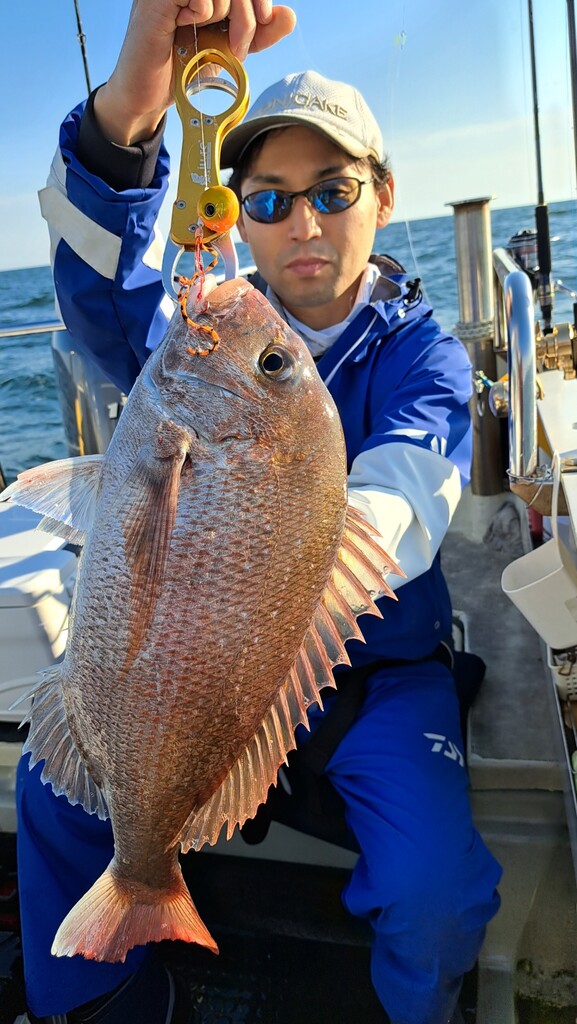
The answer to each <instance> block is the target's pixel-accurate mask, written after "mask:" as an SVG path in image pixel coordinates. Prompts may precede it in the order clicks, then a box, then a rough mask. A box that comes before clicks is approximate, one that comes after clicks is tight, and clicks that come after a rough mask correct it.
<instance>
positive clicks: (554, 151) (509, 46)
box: [0, 0, 576, 269]
mask: <svg viewBox="0 0 577 1024" xmlns="http://www.w3.org/2000/svg"><path fill="white" fill-rule="evenodd" d="M292 6H293V7H294V9H295V10H296V12H297V16H298V25H297V28H296V30H295V32H294V34H293V35H292V36H291V37H289V38H288V39H286V40H284V41H283V42H281V43H280V44H279V45H278V46H276V47H274V49H272V50H268V51H265V52H263V53H261V54H256V55H254V56H251V57H249V58H248V60H247V62H246V68H247V71H248V75H249V82H250V89H251V94H252V96H254V97H256V96H257V94H258V93H259V92H260V91H261V90H262V89H264V88H265V87H266V86H267V85H269V84H270V83H271V82H273V81H275V80H277V79H278V78H280V77H281V76H282V75H283V74H286V73H288V72H291V71H299V70H303V69H304V68H307V67H308V68H314V69H315V70H317V71H319V72H321V73H322V74H324V75H327V76H328V77H331V78H337V79H341V80H345V81H349V82H352V83H353V84H354V85H356V86H357V87H358V88H360V89H361V91H362V92H363V93H364V95H365V97H366V99H367V100H368V102H369V104H370V105H371V107H372V109H373V110H374V112H375V115H376V117H377V119H378V121H379V123H380V125H381V128H382V131H383V135H384V138H385V145H386V148H387V151H388V152H389V154H390V157H391V160H392V165H393V170H394V173H395V179H396V185H397V192H396V210H395V218H394V219H396V220H405V219H409V220H410V219H415V218H420V217H434V216H441V215H444V214H446V213H447V209H446V207H445V204H446V203H447V202H450V201H452V200H459V199H468V198H474V197H477V196H482V195H494V196H495V197H496V198H495V200H494V205H495V206H518V205H524V204H526V203H534V202H535V201H536V180H535V157H534V153H535V149H534V139H533V122H532V99H531V89H530V85H531V71H530V62H529V41H528V26H527V2H526V0H474V2H472V3H467V2H463V0H362V3H358V4H354V3H351V2H350V0H314V3H313V2H312V0H294V2H293V4H292ZM533 6H534V15H535V32H536V38H537V47H538V69H537V73H538V84H539V101H540V118H541V136H542V147H543V176H544V185H545V197H546V199H547V200H548V201H549V202H553V201H554V200H558V199H569V198H574V197H575V195H576V189H575V167H574V157H573V138H572V118H571V96H570V80H569V61H568V50H567V29H566V0H535V2H534V4H533ZM80 8H81V14H82V19H83V25H84V31H85V34H86V37H87V50H88V60H89V65H90V72H91V78H92V83H93V85H95V84H98V83H100V82H103V81H105V80H106V78H107V77H108V75H109V74H110V72H111V70H112V68H113V66H114V63H115V60H116V56H117V53H118V50H119V48H120V44H121V42H122V38H123V35H124V30H125V27H126V23H127V20H128V14H129V10H130V0H80ZM351 10H352V11H356V10H358V11H359V12H362V13H360V14H359V15H358V16H357V15H356V14H354V15H351V14H350V11H351ZM85 91H86V90H85V83H84V74H83V68H82V61H81V55H80V48H79V45H78V41H77V38H76V19H75V13H74V3H73V0H27V3H26V4H25V5H22V4H18V3H14V2H13V3H11V4H10V6H9V8H8V9H6V8H4V9H3V11H2V33H1V34H0V117H1V124H2V128H3V136H4V140H3V146H2V160H1V162H0V224H1V232H0V233H1V237H2V245H1V247H0V269H10V268H17V267H27V266H39V265H42V264H46V263H47V262H48V253H49V248H48V233H47V229H46V226H45V224H44V222H43V221H42V219H41V217H40V214H39V211H38V204H37V200H36V192H37V190H38V189H39V188H42V186H43V185H44V182H45V178H46V175H47V172H48V168H49V165H50V161H51V158H52V154H53V152H54V149H55V147H56V142H57V137H58V126H59V123H60V120H61V119H62V117H63V116H64V115H65V114H66V112H67V111H68V109H69V108H71V107H72V106H74V105H75V103H76V102H78V101H79V100H81V99H82V98H83V97H84V95H85ZM167 143H168V146H169V149H170V150H171V152H172V153H174V154H175V156H176V155H177V154H178V153H179V149H180V130H179V123H178V118H177V117H176V115H175V114H174V112H172V115H171V116H170V118H169V124H168V128H167ZM175 177H176V175H175ZM169 218H170V196H169V202H168V203H167V204H166V206H165V210H164V212H163V214H162V215H161V226H162V227H163V228H164V230H165V231H166V227H167V225H168V222H169Z"/></svg>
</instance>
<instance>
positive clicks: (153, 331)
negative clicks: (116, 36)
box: [40, 0, 294, 392]
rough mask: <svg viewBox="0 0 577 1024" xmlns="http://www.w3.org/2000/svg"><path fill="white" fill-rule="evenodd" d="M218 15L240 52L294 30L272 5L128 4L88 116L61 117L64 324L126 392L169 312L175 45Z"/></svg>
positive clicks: (45, 200) (47, 198)
mask: <svg viewBox="0 0 577 1024" xmlns="http://www.w3.org/2000/svg"><path fill="white" fill-rule="evenodd" d="M225 16H228V17H229V18H230V41H231V45H232V46H233V48H235V49H236V52H237V53H240V54H242V53H243V52H246V50H259V49H263V48H264V47H265V46H268V45H272V43H274V42H275V41H276V40H277V39H279V38H281V37H282V36H283V35H285V34H286V33H287V32H289V31H291V29H292V27H293V25H294V15H293V12H292V11H291V10H290V8H285V7H271V4H270V0H189V2H188V3H186V4H184V3H183V2H182V0H181V2H180V3H179V2H176V0H134V3H133V7H132V12H131V17H130V22H129V26H128V29H127V33H126V38H125V41H124V45H123V48H122V51H121V54H120V57H119V59H118V63H117V66H116V68H115V70H114V72H113V74H112V76H111V78H110V80H109V82H108V83H106V85H105V86H102V87H101V88H100V89H99V90H97V92H96V93H95V94H93V99H91V101H90V103H91V109H90V110H89V111H88V114H87V115H86V116H84V117H83V109H84V108H83V106H82V105H81V106H80V107H78V108H76V110H74V111H72V113H71V114H70V115H69V117H68V118H66V120H65V122H64V123H63V125H62V128H61V131H60V147H59V150H58V151H57V154H56V157H55V159H54V162H53V165H52V168H51V173H50V177H49V180H48V182H47V187H46V188H45V189H43V190H42V192H41V193H40V203H41V209H42V214H43V216H44V217H45V219H46V220H47V221H48V225H49V228H50V239H51V261H52V264H53V268H54V283H55V288H56V297H57V303H58V306H59V310H60V313H61V316H62V318H63V320H64V322H65V324H66V326H67V327H68V329H69V331H70V332H71V334H72V336H73V339H74V343H75V345H76V346H77V347H78V348H79V350H81V351H83V352H85V353H87V354H88V355H89V356H90V357H91V358H92V359H93V360H94V361H95V362H96V364H97V365H98V366H99V368H100V369H101V370H102V371H103V372H104V373H105V374H106V375H107V376H108V377H109V378H110V379H111V380H112V381H114V383H115V384H117V385H118V386H119V387H120V388H121V389H122V390H123V391H125V392H128V391H129V390H130V388H131V387H132V384H133V383H134V380H135V378H136V376H137V375H138V373H139V371H140V369H141V367H142V366H143V364H144V362H145V361H146V358H147V357H148V355H149V353H150V349H151V348H154V347H155V345H156V344H157V343H158V341H159V340H160V338H161V337H162V335H163V333H164V330H165V329H166V323H167V316H169V315H170V314H171V312H172V308H173V307H172V303H171V300H170V299H168V297H167V296H165V295H164V291H163V288H162V284H161V278H160V268H161V262H162V252H163V243H162V239H161V238H160V236H159V234H158V232H157V229H156V220H157V216H158V211H159V209H160V206H161V203H162V200H163V198H164V195H165V193H166V187H167V179H168V170H169V161H168V154H167V153H166V151H165V150H164V148H163V147H162V146H161V144H160V143H161V140H160V135H161V132H162V120H163V117H164V113H165V110H166V108H167V106H168V105H169V104H170V102H171V101H172V92H171V81H172V63H171V62H172V47H173V40H174V35H175V32H176V30H177V29H178V27H179V26H180V25H187V24H190V23H191V21H193V20H194V19H195V18H196V19H197V23H198V24H199V25H201V24H203V23H206V22H211V21H215V20H216V21H218V20H220V19H222V18H223V17H225ZM243 47H244V51H243ZM102 94H103V95H102ZM92 104H93V108H92ZM98 110H100V113H98ZM125 143H129V144H130V145H129V146H126V145H125ZM157 154H158V158H157ZM161 303H162V308H161Z"/></svg>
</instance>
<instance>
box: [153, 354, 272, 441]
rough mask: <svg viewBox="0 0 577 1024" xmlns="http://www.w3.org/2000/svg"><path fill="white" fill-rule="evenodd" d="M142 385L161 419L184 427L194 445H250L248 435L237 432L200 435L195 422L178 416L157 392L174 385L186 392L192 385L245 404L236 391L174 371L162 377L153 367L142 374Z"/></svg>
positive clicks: (183, 413) (162, 372)
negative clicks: (184, 389) (193, 440)
mask: <svg viewBox="0 0 577 1024" xmlns="http://www.w3.org/2000/svg"><path fill="white" fill-rule="evenodd" d="M142 377H143V380H144V383H145V385H146V388H147V390H148V391H149V392H150V397H151V399H152V400H153V402H154V404H155V405H156V407H157V408H158V409H159V410H160V412H161V413H162V415H163V416H166V417H167V418H168V419H170V420H172V421H173V422H174V423H177V424H178V425H179V426H181V427H184V429H185V430H188V431H189V433H190V434H191V435H192V436H194V437H195V438H196V439H197V440H198V441H200V442H202V443H204V444H208V445H210V444H224V443H226V442H227V441H250V440H251V439H252V435H251V434H250V433H247V434H241V433H239V432H238V431H232V432H231V431H223V432H222V433H218V432H214V433H211V434H208V433H203V432H202V431H201V430H200V429H199V424H198V420H197V419H196V418H194V417H192V416H191V417H188V416H187V415H186V410H184V411H181V410H179V411H178V412H177V411H176V410H175V409H174V407H173V406H171V405H169V404H168V403H166V402H165V401H164V400H163V396H162V391H161V388H162V387H163V386H166V384H169V383H171V382H174V381H179V382H181V383H183V384H184V385H185V386H186V387H187V388H190V386H191V384H192V385H193V387H194V384H195V383H196V384H197V385H199V390H200V387H202V389H204V390H206V391H207V392H212V393H215V392H216V393H218V394H219V395H220V396H221V397H225V398H233V399H234V398H236V399H238V400H239V401H240V402H244V403H246V402H247V401H248V396H246V397H245V396H244V395H241V394H239V393H238V392H236V391H232V390H231V389H230V388H225V387H223V385H221V384H213V383H211V382H210V381H207V380H205V379H204V378H203V377H196V376H195V375H194V374H192V373H190V372H186V373H183V372H180V371H178V370H176V371H174V372H171V373H170V374H168V373H166V371H165V370H164V367H163V366H162V365H161V366H156V367H150V368H146V369H145V371H144V372H143V374H142Z"/></svg>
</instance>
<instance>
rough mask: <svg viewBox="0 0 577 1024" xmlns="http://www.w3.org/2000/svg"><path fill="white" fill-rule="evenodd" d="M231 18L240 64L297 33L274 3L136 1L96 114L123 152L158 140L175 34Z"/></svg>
mask: <svg viewBox="0 0 577 1024" xmlns="http://www.w3.org/2000/svg"><path fill="white" fill-rule="evenodd" d="M223 18H229V21H230V28H229V44H230V48H231V50H232V52H233V53H234V54H235V56H236V57H238V58H239V60H244V58H245V57H246V55H247V53H256V52H258V51H259V50H264V49H266V48H267V47H268V46H273V45H274V43H276V42H278V41H279V39H282V38H283V37H284V36H286V35H288V34H289V32H292V30H293V28H294V26H295V22H296V16H295V13H294V11H293V10H292V9H291V8H290V7H283V6H273V5H272V3H271V0H133V4H132V10H131V12H130V20H129V22H128V28H127V30H126V36H125V38H124V43H123V45H122V50H121V52H120V56H119V58H118V62H117V64H116V67H115V69H114V71H113V72H112V75H111V76H110V78H109V80H108V82H107V83H106V84H105V85H103V86H102V88H101V89H99V90H98V92H97V94H96V97H95V101H94V113H95V115H96V118H97V120H98V123H99V125H100V127H101V129H102V131H103V132H104V134H105V135H106V136H107V138H109V139H110V140H111V141H112V142H116V143H117V144H118V145H120V146H129V145H132V144H133V143H135V142H141V141H142V140H143V139H148V138H150V137H151V135H153V134H154V131H155V130H156V128H157V126H158V124H159V122H160V121H161V119H162V117H163V116H164V113H165V111H166V110H167V108H168V107H169V106H170V104H171V103H172V101H173V98H174V97H173V94H172V53H173V45H174V34H175V32H176V30H177V28H179V26H181V25H192V24H193V23H194V24H196V26H197V27H200V26H201V25H209V24H211V23H212V22H214V21H222V19H223Z"/></svg>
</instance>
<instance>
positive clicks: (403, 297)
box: [40, 107, 471, 663]
mask: <svg viewBox="0 0 577 1024" xmlns="http://www.w3.org/2000/svg"><path fill="white" fill-rule="evenodd" d="M81 115H82V107H78V108H76V109H75V110H74V111H72V113H71V114H70V115H69V116H68V117H67V118H66V120H65V121H64V123H63V125H62V128H61V132H60V149H59V151H58V152H57V154H56V157H55V160H54V163H53V166H52V170H51V175H50V178H49V181H48V184H47V187H46V189H44V190H43V191H42V192H41V193H40V200H41V207H42V212H43V215H44V216H45V217H46V219H47V220H48V223H49V226H50V231H51V239H52V250H53V264H54V282H55V287H56V296H57V302H58V305H59V308H60V312H61V315H62V318H63V320H64V322H65V324H66V326H67V327H68V329H69V331H70V333H71V334H72V336H73V338H74V341H75V344H76V345H77V346H78V348H79V349H80V350H83V351H84V352H86V353H87V354H89V355H90V357H91V358H92V359H93V360H94V361H95V362H96V363H97V364H98V366H99V367H100V369H101V370H102V371H103V373H105V374H106V375H107V376H108V377H109V378H110V379H111V380H113V381H114V382H115V383H116V384H117V385H118V386H119V387H120V388H121V389H122V390H124V391H125V392H128V391H129V390H130V388H131V386H132V384H133V383H134V380H135V378H136V376H137V374H138V373H139V371H140V369H141V367H142V366H143V364H144V362H145V361H146V358H147V356H148V355H149V354H150V349H151V348H154V347H155V345H156V344H157V343H158V341H159V340H160V338H161V337H162V335H163V334H164V331H165V329H166V324H167V318H166V314H165V312H164V311H163V309H162V308H161V300H162V299H163V296H164V292H163V288H162V284H161V280H160V262H161V257H162V244H161V242H160V240H159V238H158V237H157V234H156V229H155V225H156V220H157V215H158V211H159V208H160V205H161V202H162V200H163V198H164V195H165V192H166V187H167V176H168V169H169V160H168V154H167V152H166V150H165V149H164V148H162V147H161V150H160V155H159V159H158V163H157V168H156V176H155V177H154V179H153V181H152V183H151V185H150V187H149V188H145V189H130V190H127V191H124V192H116V191H114V189H112V188H110V187H109V186H108V185H107V184H105V182H103V181H102V180H101V179H100V178H98V177H96V176H94V175H92V174H91V173H90V172H89V171H88V170H86V168H85V167H84V166H83V165H82V164H81V163H80V161H79V160H78V159H77V156H76V141H77V136H78V129H79V123H80V118H81ZM380 269H381V276H380V277H379V279H378V281H377V284H376V285H375V287H374V289H373V294H372V296H371V299H370V302H369V303H368V304H364V305H361V306H360V308H359V310H358V313H357V314H356V316H355V317H354V319H353V320H352V322H350V323H349V324H348V325H347V327H346V329H345V330H344V331H343V333H342V334H341V336H340V337H339V338H338V339H337V340H336V341H335V342H334V343H333V345H332V346H331V348H330V349H329V350H328V351H327V352H326V353H325V354H324V355H323V356H322V357H321V359H320V360H319V362H318V363H317V367H318V370H319V373H320V375H321V377H322V378H323V379H324V380H325V382H326V384H327V386H328V388H329V390H330V391H331V393H332V395H333V398H334V399H335V402H336V404H337V407H338V409H339V412H340V415H341V420H342V424H343V429H344V434H345V440H346V446H347V454H348V462H349V471H350V477H349V485H350V491H351V495H352V497H353V498H354V497H355V496H358V497H359V501H360V506H361V507H362V504H363V502H365V501H366V502H368V504H369V505H371V504H373V505H374V506H375V508H377V512H375V516H374V517H373V518H376V521H377V525H379V528H381V532H383V534H384V536H385V540H387V529H388V530H389V531H391V532H392V534H394V544H395V545H397V544H398V545H399V546H398V551H399V553H400V554H399V555H398V557H399V560H400V562H401V565H403V567H408V575H409V579H408V581H407V582H406V583H404V585H402V586H401V587H399V590H398V597H399V600H398V602H393V601H391V600H390V599H388V598H383V599H382V600H381V602H380V605H381V609H382V612H383V619H382V620H379V619H376V618H374V617H373V616H364V617H363V619H362V621H361V627H362V629H363V633H364V635H365V638H366V641H367V643H366V646H365V645H362V644H360V643H358V642H354V643H351V644H349V645H348V648H349V653H350V654H351V657H352V658H353V662H354V663H361V662H366V661H373V660H375V659H377V658H386V659H411V658H422V657H424V656H426V655H427V654H429V653H431V652H432V651H433V650H434V649H435V647H436V646H437V644H438V643H439V641H440V640H442V639H444V638H445V637H447V636H448V635H449V634H450V632H451V604H450V599H449V594H448V591H447V587H446V584H445V581H444V578H443V575H442V572H441V567H440V558H439V553H438V548H439V545H440V542H441V540H442V536H443V534H444V531H445V529H446V527H447V525H448V522H449V520H450V516H451V514H452V510H453V508H454V505H455V504H456V502H457V500H458V497H459V494H460V491H461V489H462V487H463V486H464V485H465V484H466V483H467V482H468V479H469V467H470V459H471V427H470V417H469V410H468V399H469V397H470V394H471V368H470V363H469V360H468V357H467V354H466V352H465V350H464V348H463V346H462V345H461V343H460V342H459V341H458V340H457V339H456V338H454V337H452V336H451V335H448V334H446V333H445V332H443V331H442V330H441V328H440V327H439V325H438V324H437V323H436V321H435V320H434V319H433V317H432V311H431V309H430V308H429V307H428V306H427V305H426V304H425V303H424V301H423V300H422V297H421V295H420V293H418V292H416V291H415V289H414V288H411V287H410V284H409V282H408V281H407V277H406V275H404V274H403V273H402V272H401V268H400V267H399V266H398V264H395V263H394V261H389V260H387V259H386V258H385V259H382V260H381V261H380ZM164 298H165V302H168V301H169V300H166V297H164ZM446 495H447V496H448V497H446ZM449 506H450V508H449ZM447 508H449V511H447ZM388 509H390V510H391V511H390V512H387V510H388ZM383 510H384V511H383ZM399 510H400V511H399ZM398 514H400V515H401V518H403V517H404V519H406V522H407V524H408V528H407V530H400V528H399V529H398V530H396V533H395V529H396V525H395V522H393V521H392V520H394V519H395V517H397V515H398ZM379 516H380V517H381V518H380V519H379ZM387 517H388V518H389V519H390V520H391V522H388V523H387V521H386V520H387ZM382 523H384V527H385V528H384V529H383V528H382ZM401 534H402V535H401ZM391 543H393V540H391ZM403 544H404V545H405V547H404V551H403ZM417 548H419V551H417V555H416V561H415V565H416V568H415V567H412V561H413V554H414V552H415V550H416V549H417ZM392 553H393V554H395V550H393V552H392ZM404 563H406V566H405V564H404Z"/></svg>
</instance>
